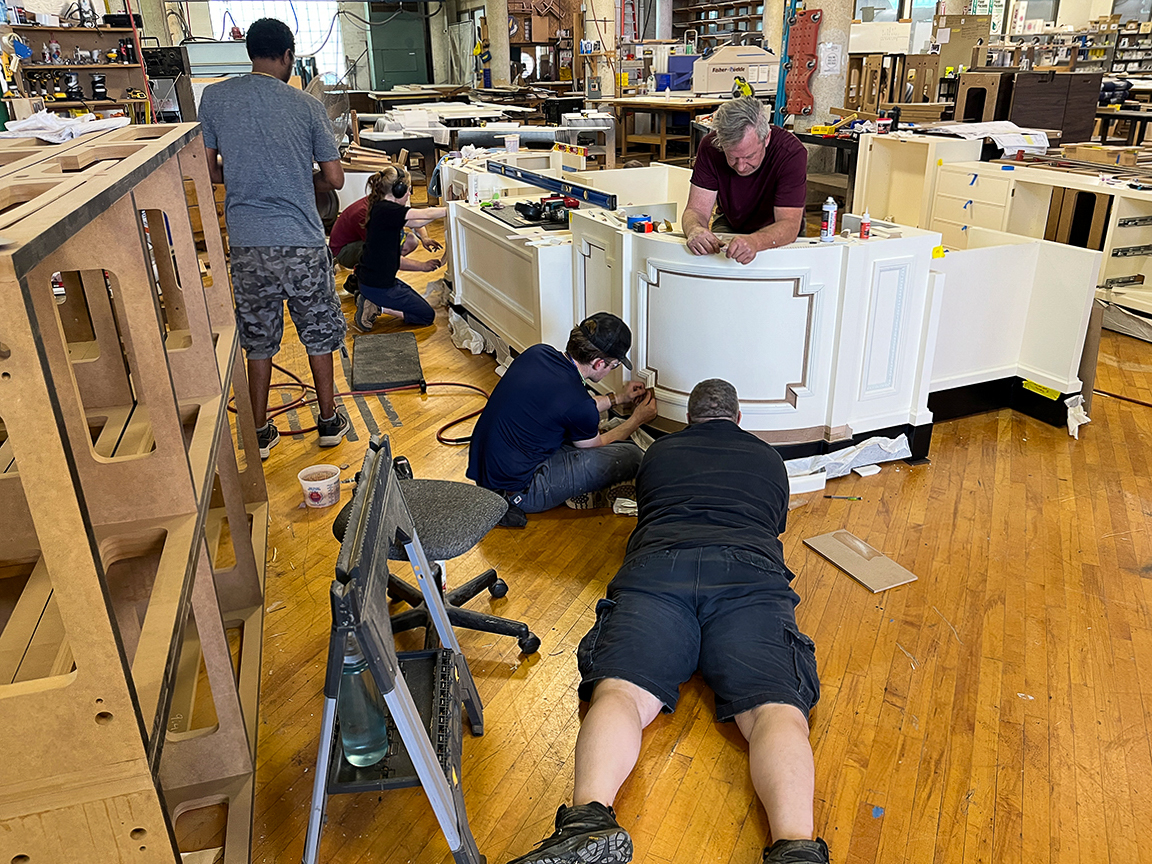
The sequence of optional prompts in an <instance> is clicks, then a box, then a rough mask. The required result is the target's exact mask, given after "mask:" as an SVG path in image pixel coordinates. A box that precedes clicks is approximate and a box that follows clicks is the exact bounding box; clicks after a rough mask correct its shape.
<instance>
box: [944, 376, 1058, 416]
mask: <svg viewBox="0 0 1152 864" xmlns="http://www.w3.org/2000/svg"><path fill="white" fill-rule="evenodd" d="M1078 395H1080V394H1079V393H1061V394H1060V395H1059V396H1058V397H1057V398H1055V399H1049V398H1048V397H1047V396H1045V395H1043V394H1041V393H1036V392H1034V391H1032V390H1029V389H1027V388H1026V387H1025V386H1024V379H1023V378H1019V377H1011V378H998V379H997V380H995V381H982V382H980V383H979V384H969V385H968V386H966V387H953V388H952V389H950V390H938V391H936V392H935V393H929V394H928V410H929V411H931V412H932V419H933V420H934V421H935V422H936V423H942V422H944V421H945V420H955V419H956V418H957V417H968V416H971V415H972V414H982V413H984V412H985V411H998V410H1000V409H1001V408H1011V409H1012V410H1014V411H1019V412H1020V413H1022V414H1027V415H1028V416H1029V417H1035V418H1036V419H1037V420H1042V421H1043V422H1045V423H1048V424H1051V425H1052V426H1063V425H1065V424H1066V423H1067V422H1068V408H1067V406H1065V405H1064V400H1065V399H1067V398H1069V397H1071V396H1078Z"/></svg>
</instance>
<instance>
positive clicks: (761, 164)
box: [680, 96, 808, 264]
mask: <svg viewBox="0 0 1152 864" xmlns="http://www.w3.org/2000/svg"><path fill="white" fill-rule="evenodd" d="M807 194H808V151H807V150H805V149H804V145H803V144H801V143H800V139H798V138H797V137H796V136H795V135H793V134H792V133H791V132H788V131H786V130H784V129H781V128H780V127H779V126H772V125H771V124H770V122H769V119H768V112H767V110H766V109H765V107H764V106H763V105H762V104H761V103H760V102H759V101H757V100H756V99H755V98H753V97H751V96H745V97H744V98H742V99H733V100H732V101H731V102H725V103H724V104H723V105H721V106H720V108H719V110H717V111H716V114H715V116H714V117H713V119H712V131H711V132H709V133H708V134H707V135H705V136H704V140H703V141H701V142H700V149H699V150H697V151H696V167H695V169H694V170H693V171H692V186H691V189H690V191H689V193H688V204H687V205H686V207H685V208H684V215H683V217H682V218H681V220H680V223H681V226H682V227H683V229H684V236H685V237H686V238H687V243H688V251H690V252H691V253H692V254H693V255H711V254H714V253H716V252H719V251H721V249H720V247H721V242H720V240H719V239H718V238H717V237H716V235H715V234H713V233H712V231H711V228H710V223H711V221H712V208H713V206H714V205H715V204H716V202H717V199H719V202H720V213H721V217H722V219H723V220H724V222H726V223H727V225H725V226H722V223H721V220H720V218H718V219H717V224H716V225H715V226H712V227H716V228H717V229H718V230H723V231H725V232H729V231H731V232H733V233H735V234H736V235H737V236H736V237H733V238H732V240H731V241H730V242H729V243H728V249H727V254H728V257H729V258H734V259H735V260H736V261H738V262H740V263H741V264H750V263H752V260H753V259H754V258H755V257H756V253H757V252H762V251H764V250H765V249H772V248H774V247H776V246H786V245H787V244H789V243H791V242H792V241H793V240H795V239H796V238H797V237H798V236H799V234H800V228H801V226H802V225H803V224H804V200H805V198H806V196H807Z"/></svg>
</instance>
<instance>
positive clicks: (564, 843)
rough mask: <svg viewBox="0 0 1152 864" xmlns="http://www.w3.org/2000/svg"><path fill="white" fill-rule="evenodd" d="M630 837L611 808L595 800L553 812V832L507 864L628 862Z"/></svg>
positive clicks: (625, 863)
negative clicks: (554, 827) (554, 819)
mask: <svg viewBox="0 0 1152 864" xmlns="http://www.w3.org/2000/svg"><path fill="white" fill-rule="evenodd" d="M631 860H632V838H631V837H629V836H628V832H627V831H625V830H624V829H623V828H621V827H620V826H619V825H617V824H616V814H615V813H614V812H613V811H612V808H611V807H605V806H604V805H603V804H600V803H598V802H596V801H593V802H592V803H591V804H580V805H578V806H573V807H565V806H564V805H563V804H561V805H560V809H559V810H557V811H556V833H555V834H553V835H552V836H551V837H549V838H547V839H545V840H541V841H540V842H539V843H538V844H537V848H536V849H534V850H533V851H531V852H529V853H528V854H527V855H522V856H520V857H519V858H516V859H514V860H512V861H509V862H508V864H628V862H629V861H631Z"/></svg>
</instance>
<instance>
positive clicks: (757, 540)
mask: <svg viewBox="0 0 1152 864" xmlns="http://www.w3.org/2000/svg"><path fill="white" fill-rule="evenodd" d="M636 493H637V502H636V503H637V505H638V506H639V510H640V513H639V519H638V520H637V523H636V530H634V531H633V532H632V536H631V537H629V538H628V554H627V556H626V559H625V560H627V559H630V558H635V557H637V556H639V555H645V554H647V553H649V552H658V551H660V550H662V549H691V548H695V547H698V546H732V547H735V548H737V549H747V550H748V551H750V552H757V553H759V554H760V555H763V556H765V557H766V558H768V559H769V560H770V561H771V562H772V564H773V565H775V566H776V567H778V568H779V569H780V570H781V571H782V572H784V573H785V574H786V575H787V576H788V578H789V579H791V578H792V573H791V572H790V571H789V570H788V568H787V567H786V566H785V564H784V546H783V544H782V543H781V542H780V538H779V535H780V534H783V533H784V526H785V524H786V523H787V520H788V472H787V470H786V469H785V468H784V460H783V459H781V458H780V454H779V453H777V452H776V450H775V448H773V447H772V445H771V444H768V443H767V442H765V441H761V440H760V439H759V438H757V437H756V436H755V435H753V434H752V433H751V432H745V431H744V430H743V429H741V428H740V427H739V426H737V425H736V424H735V423H733V422H732V421H731V420H709V421H708V422H706V423H693V424H692V425H691V426H689V427H688V428H687V429H684V430H682V431H680V432H674V433H673V434H671V435H665V436H664V437H662V438H658V439H657V440H656V441H655V442H654V443H653V444H652V446H651V447H649V448H648V451H647V452H646V453H645V454H644V461H643V462H641V463H640V472H639V473H638V474H637V475H636Z"/></svg>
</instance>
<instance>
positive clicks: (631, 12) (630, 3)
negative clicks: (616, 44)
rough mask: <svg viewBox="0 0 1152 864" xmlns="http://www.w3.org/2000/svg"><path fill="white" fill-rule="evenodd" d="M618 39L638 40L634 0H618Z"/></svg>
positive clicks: (625, 40)
mask: <svg viewBox="0 0 1152 864" xmlns="http://www.w3.org/2000/svg"><path fill="white" fill-rule="evenodd" d="M620 41H621V42H638V41H640V34H639V32H638V31H637V30H636V0H620Z"/></svg>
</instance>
